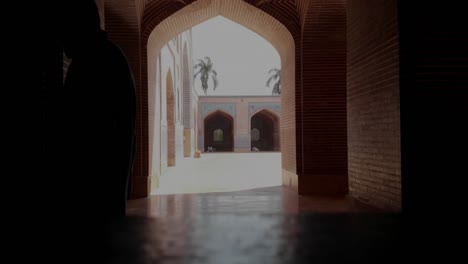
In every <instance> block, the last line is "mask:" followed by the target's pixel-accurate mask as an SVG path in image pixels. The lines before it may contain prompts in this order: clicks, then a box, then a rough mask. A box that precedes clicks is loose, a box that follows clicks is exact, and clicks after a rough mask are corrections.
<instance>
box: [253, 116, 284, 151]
mask: <svg viewBox="0 0 468 264" xmlns="http://www.w3.org/2000/svg"><path fill="white" fill-rule="evenodd" d="M279 127H280V124H279V118H278V117H277V115H275V114H273V113H271V112H270V111H268V110H261V111H259V112H257V113H256V114H254V115H252V117H251V118H250V131H251V147H252V150H253V151H280V132H279V130H280V129H279Z"/></svg>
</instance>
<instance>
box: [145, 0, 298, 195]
mask: <svg viewBox="0 0 468 264" xmlns="http://www.w3.org/2000/svg"><path fill="white" fill-rule="evenodd" d="M186 2H191V4H189V5H184V4H183V3H181V2H177V4H176V3H174V4H173V5H167V6H165V4H163V3H162V2H159V1H153V2H150V3H148V4H147V5H146V7H145V8H144V13H143V17H142V26H141V30H142V45H143V46H142V60H143V61H142V62H143V65H144V66H147V68H146V67H142V85H147V87H148V88H149V89H150V90H151V89H154V87H156V86H155V82H156V60H155V59H154V58H156V57H157V55H158V53H159V51H160V50H161V48H162V47H163V46H164V45H165V44H166V43H167V42H169V41H170V40H171V39H172V38H173V37H174V36H176V35H178V34H180V33H182V32H183V31H185V30H188V29H190V28H191V27H193V26H195V25H197V24H199V23H201V22H204V21H206V20H208V19H210V18H213V17H215V16H223V17H225V18H227V19H230V20H232V21H234V22H237V23H239V24H241V25H243V26H245V27H246V28H248V29H250V30H252V31H254V32H256V33H257V34H259V35H260V36H262V37H263V38H265V39H266V40H267V41H269V42H270V43H271V44H272V45H273V46H274V47H275V48H276V50H277V51H278V53H279V55H280V57H281V68H282V98H283V100H284V101H285V102H286V104H285V107H283V108H282V112H281V118H282V119H283V120H288V122H285V124H284V125H283V126H282V127H281V135H283V136H284V137H282V138H281V145H283V146H289V147H288V148H286V149H285V150H284V152H283V155H282V159H283V162H282V164H283V178H287V179H289V178H291V177H292V178H294V179H295V180H294V181H293V182H294V183H295V186H293V187H294V188H297V182H298V181H297V172H296V111H297V109H296V107H295V102H296V98H297V96H298V95H299V96H300V94H299V93H300V89H296V82H297V80H298V76H297V74H299V72H298V71H296V68H297V67H298V61H297V60H296V59H297V57H296V51H297V48H298V46H297V45H296V42H297V41H296V42H295V38H294V37H295V36H296V37H297V33H298V27H297V28H295V25H296V24H294V25H292V24H291V23H290V22H291V21H292V19H289V20H288V19H285V20H283V21H285V22H286V24H287V27H286V26H285V25H286V24H283V23H281V22H279V21H278V20H277V19H275V18H274V17H272V16H271V15H269V14H267V13H266V12H264V11H262V10H261V9H259V8H257V7H255V6H254V5H252V4H251V3H246V2H245V1H243V0H198V1H195V2H192V1H186ZM158 3H159V4H158ZM166 4H167V3H166ZM288 6H289V5H288ZM163 8H164V9H165V10H166V11H167V12H164V13H163V12H160V10H162V9H163ZM294 12H295V11H294ZM288 21H289V22H288ZM292 32H293V33H294V34H292ZM145 44H146V46H145ZM145 77H147V83H145V82H144V81H145ZM299 79H300V78H299ZM142 89H143V90H144V88H142ZM148 93H150V94H151V93H152V92H151V91H150V92H148ZM284 182H290V181H288V180H284Z"/></svg>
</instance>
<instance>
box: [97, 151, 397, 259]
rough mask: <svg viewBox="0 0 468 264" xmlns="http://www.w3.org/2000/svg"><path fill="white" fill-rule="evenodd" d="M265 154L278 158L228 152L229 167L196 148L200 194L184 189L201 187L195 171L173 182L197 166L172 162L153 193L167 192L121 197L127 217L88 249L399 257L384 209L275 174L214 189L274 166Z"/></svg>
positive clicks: (134, 253)
mask: <svg viewBox="0 0 468 264" xmlns="http://www.w3.org/2000/svg"><path fill="white" fill-rule="evenodd" d="M265 154H267V155H266V156H268V154H276V156H277V157H276V158H277V159H278V162H277V163H276V162H273V163H272V165H270V166H268V164H267V163H268V162H267V161H268V159H267V158H265V159H263V163H262V162H261V161H259V159H256V160H255V162H256V163H255V162H252V158H251V157H253V156H252V155H249V154H244V155H238V156H237V157H236V159H237V162H238V163H237V164H236V168H232V167H228V164H227V160H228V159H227V158H228V157H229V155H225V154H214V155H211V154H210V155H211V156H210V155H204V156H205V159H199V160H197V162H198V165H197V166H199V167H198V169H201V170H200V171H205V172H206V171H209V172H208V173H205V174H202V175H201V176H199V177H201V178H202V179H204V180H205V181H206V182H208V183H209V184H210V185H209V186H208V188H207V187H206V185H205V187H203V188H205V189H203V190H204V192H203V193H191V192H194V191H197V190H201V189H200V188H201V185H198V183H200V182H202V181H201V180H200V178H198V180H192V181H186V182H185V187H183V188H179V189H177V188H176V187H177V186H176V185H175V183H177V182H178V181H177V180H180V179H181V178H184V176H189V177H190V176H191V177H192V179H193V178H195V177H194V176H193V175H195V173H194V172H196V171H197V169H194V168H193V167H192V169H190V166H188V165H189V164H188V163H186V164H185V165H187V166H179V169H180V170H179V172H181V171H182V172H185V173H182V174H179V175H178V176H177V175H176V174H174V172H175V171H176V170H175V169H174V170H170V171H168V173H167V176H170V177H172V178H170V177H167V178H165V180H166V181H163V182H162V183H166V188H165V189H161V190H159V192H160V193H165V192H167V193H170V192H174V193H175V194H158V195H151V196H150V197H148V198H145V199H137V200H131V201H129V203H128V209H127V217H126V218H125V219H122V220H119V221H115V222H113V223H112V224H111V225H108V226H107V229H106V230H107V233H106V234H107V235H106V236H107V239H106V240H105V241H108V242H106V243H105V245H104V247H101V246H102V245H101V244H99V243H98V244H96V248H97V249H96V250H97V251H100V250H101V248H105V249H106V251H105V252H103V253H105V256H104V257H105V261H104V262H105V263H119V264H120V263H122V264H123V263H125V264H127V263H132V264H137V263H138V264H140V263H141V264H143V263H144V264H147V263H148V264H149V263H168V264H169V263H200V264H211V263H213V264H224V263H226V264H230V263H232V264H250V263H251V264H261V263H266V264H271V263H345V262H346V263H361V264H362V263H375V262H376V260H378V262H379V263H395V262H397V261H401V256H402V243H401V242H402V241H403V240H402V238H401V236H402V224H401V222H402V220H401V216H400V215H398V214H384V213H381V212H378V211H376V210H375V209H373V208H370V207H366V206H364V205H361V204H356V203H354V202H352V201H351V200H350V199H348V198H323V197H322V198H318V197H306V196H298V195H297V194H296V193H295V192H294V191H292V190H291V189H289V188H285V187H282V186H273V185H279V184H280V183H278V182H275V180H278V178H279V177H277V176H280V175H279V174H277V175H276V176H275V177H276V178H274V177H272V178H268V177H266V178H263V179H262V180H257V181H254V182H255V184H254V187H257V186H258V187H262V188H252V186H251V187H250V189H248V186H246V185H245V184H239V183H238V184H235V185H234V188H231V189H234V191H223V192H220V191H218V192H217V190H227V189H225V188H226V186H227V184H226V183H235V181H234V180H232V181H230V182H229V179H230V178H233V177H235V176H236V175H237V177H235V179H237V180H239V181H241V182H243V181H249V182H253V181H252V180H251V179H252V178H253V177H255V173H258V171H259V170H273V171H275V170H276V169H277V170H276V171H279V166H280V162H279V161H280V155H279V154H278V153H265ZM231 155H232V154H231ZM266 156H265V157H266ZM244 157H246V158H244ZM249 157H250V158H249ZM274 158H275V157H274V155H273V158H272V157H270V160H271V159H274ZM249 159H250V161H249ZM187 161H189V160H188V159H187ZM252 164H255V165H252ZM179 165H181V164H179ZM192 165H193V164H192ZM276 165H278V166H277V167H278V168H274V167H275V166H276ZM203 166H209V169H208V170H206V169H205V170H203ZM223 172H224V173H223ZM248 172H251V173H248ZM226 175H229V176H226ZM216 177H218V178H216ZM163 180H164V179H163ZM187 182H188V183H187ZM171 184H172V185H171ZM264 186H271V187H264ZM231 187H232V185H231ZM246 188H247V189H246ZM182 192H185V193H182ZM156 193H157V192H156ZM389 252H391V254H389Z"/></svg>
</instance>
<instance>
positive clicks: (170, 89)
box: [166, 70, 176, 166]
mask: <svg viewBox="0 0 468 264" xmlns="http://www.w3.org/2000/svg"><path fill="white" fill-rule="evenodd" d="M166 105H167V108H166V109H167V110H166V111H167V115H166V116H167V166H175V164H176V151H175V145H176V144H175V140H176V137H175V115H174V111H175V98H174V83H173V80H172V73H171V71H170V70H169V71H168V72H167V75H166Z"/></svg>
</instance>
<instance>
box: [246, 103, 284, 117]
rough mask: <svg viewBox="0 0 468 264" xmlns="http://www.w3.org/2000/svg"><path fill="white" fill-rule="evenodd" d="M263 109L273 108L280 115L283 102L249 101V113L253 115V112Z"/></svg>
mask: <svg viewBox="0 0 468 264" xmlns="http://www.w3.org/2000/svg"><path fill="white" fill-rule="evenodd" d="M262 109H269V110H272V111H273V112H275V113H277V114H278V115H279V114H280V110H281V103H249V115H252V114H253V113H255V112H257V111H259V110H262Z"/></svg>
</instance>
